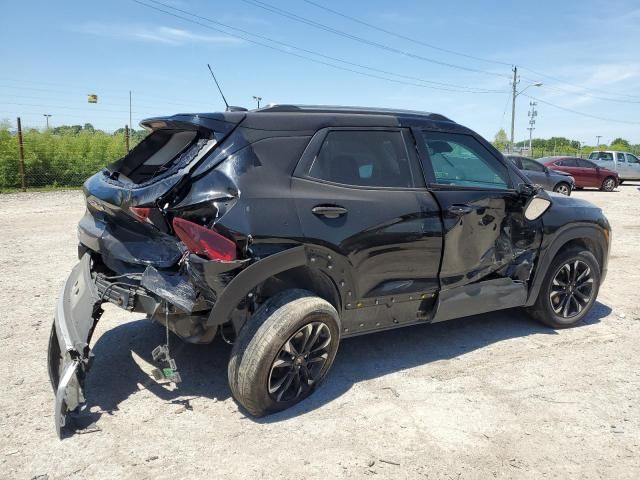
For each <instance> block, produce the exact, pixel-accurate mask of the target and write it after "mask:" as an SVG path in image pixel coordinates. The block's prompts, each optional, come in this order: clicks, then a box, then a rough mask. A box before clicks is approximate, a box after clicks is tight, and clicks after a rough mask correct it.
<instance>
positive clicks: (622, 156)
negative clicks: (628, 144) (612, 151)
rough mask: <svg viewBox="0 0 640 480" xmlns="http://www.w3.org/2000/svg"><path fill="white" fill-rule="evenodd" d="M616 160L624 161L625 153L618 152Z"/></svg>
mask: <svg viewBox="0 0 640 480" xmlns="http://www.w3.org/2000/svg"><path fill="white" fill-rule="evenodd" d="M616 161H617V162H624V161H625V160H624V153H616Z"/></svg>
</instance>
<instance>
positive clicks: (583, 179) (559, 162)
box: [538, 157, 620, 192]
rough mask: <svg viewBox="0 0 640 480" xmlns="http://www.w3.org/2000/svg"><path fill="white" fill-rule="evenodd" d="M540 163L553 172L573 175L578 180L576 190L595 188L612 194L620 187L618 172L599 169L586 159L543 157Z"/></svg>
mask: <svg viewBox="0 0 640 480" xmlns="http://www.w3.org/2000/svg"><path fill="white" fill-rule="evenodd" d="M538 161H539V162H540V163H542V164H543V165H546V166H547V168H550V169H551V170H559V171H561V172H565V173H569V174H570V175H572V176H573V178H574V179H575V180H576V188H585V187H595V188H599V189H600V190H604V191H606V192H611V191H613V189H615V188H616V187H617V186H618V185H620V177H618V172H614V171H613V170H609V169H608V168H604V167H599V166H598V165H596V164H595V163H593V162H591V161H589V160H585V159H584V158H576V157H543V158H539V159H538Z"/></svg>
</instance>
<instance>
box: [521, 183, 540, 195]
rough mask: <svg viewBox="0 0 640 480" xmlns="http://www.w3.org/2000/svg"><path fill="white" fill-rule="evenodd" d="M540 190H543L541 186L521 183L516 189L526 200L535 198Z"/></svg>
mask: <svg viewBox="0 0 640 480" xmlns="http://www.w3.org/2000/svg"><path fill="white" fill-rule="evenodd" d="M540 190H542V187H541V186H540V185H531V184H530V183H519V184H518V188H516V191H517V192H518V195H520V196H523V197H525V198H529V197H533V196H535V195H536V194H537V193H538V192H539V191H540Z"/></svg>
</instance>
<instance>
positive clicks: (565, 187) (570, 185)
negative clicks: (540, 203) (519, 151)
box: [503, 154, 576, 195]
mask: <svg viewBox="0 0 640 480" xmlns="http://www.w3.org/2000/svg"><path fill="white" fill-rule="evenodd" d="M503 156H504V158H506V159H508V160H510V161H511V162H512V163H513V164H514V165H515V166H516V167H518V169H519V170H520V171H521V172H522V173H524V174H525V175H526V176H527V177H528V178H529V180H531V182H532V183H537V184H538V185H540V186H541V187H542V188H544V189H545V190H548V191H550V192H557V193H561V194H563V195H571V192H572V190H573V189H574V188H575V186H576V181H575V179H574V178H573V177H572V176H571V175H569V174H568V173H564V172H559V171H557V170H550V169H548V168H547V167H546V166H544V165H542V164H541V163H539V162H536V161H535V160H532V159H530V158H527V157H523V156H521V155H513V154H505V155H503Z"/></svg>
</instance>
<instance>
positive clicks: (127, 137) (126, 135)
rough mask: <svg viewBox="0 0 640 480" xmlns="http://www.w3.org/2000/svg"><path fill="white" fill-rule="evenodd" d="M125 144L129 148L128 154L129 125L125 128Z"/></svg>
mask: <svg viewBox="0 0 640 480" xmlns="http://www.w3.org/2000/svg"><path fill="white" fill-rule="evenodd" d="M124 143H125V145H126V146H127V152H128V151H129V150H130V149H129V125H125V126H124Z"/></svg>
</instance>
